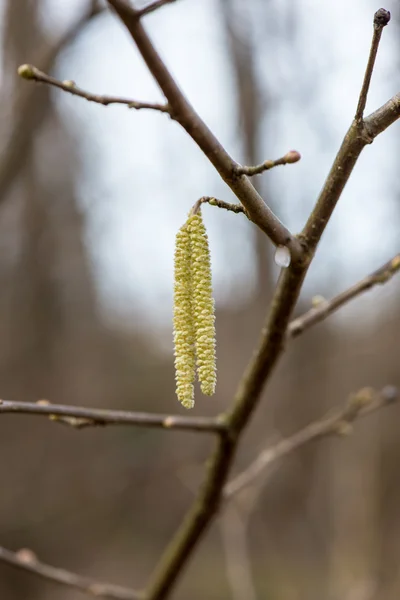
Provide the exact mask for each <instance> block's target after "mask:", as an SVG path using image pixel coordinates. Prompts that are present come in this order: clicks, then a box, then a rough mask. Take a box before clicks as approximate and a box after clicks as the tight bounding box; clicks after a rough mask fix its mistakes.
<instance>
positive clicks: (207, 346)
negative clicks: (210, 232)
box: [187, 211, 217, 396]
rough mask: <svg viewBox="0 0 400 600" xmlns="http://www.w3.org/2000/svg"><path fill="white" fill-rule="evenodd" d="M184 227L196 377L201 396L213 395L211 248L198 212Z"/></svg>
mask: <svg viewBox="0 0 400 600" xmlns="http://www.w3.org/2000/svg"><path fill="white" fill-rule="evenodd" d="M187 224H188V231H189V236H190V247H191V277H192V286H193V291H192V294H193V296H192V308H193V314H194V337H195V348H196V359H197V376H198V380H199V382H200V388H201V391H202V392H203V394H206V395H207V396H212V395H213V394H214V392H215V385H216V381H217V374H216V357H215V314H214V313H215V311H214V299H213V296H212V282H211V260H210V249H209V246H208V237H207V233H206V229H205V227H204V223H203V218H202V215H201V212H200V211H199V212H198V213H197V214H195V215H192V216H190V217H189V219H188V222H187Z"/></svg>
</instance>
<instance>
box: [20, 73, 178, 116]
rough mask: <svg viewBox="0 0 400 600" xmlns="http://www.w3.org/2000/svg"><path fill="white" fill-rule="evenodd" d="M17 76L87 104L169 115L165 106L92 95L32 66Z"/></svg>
mask: <svg viewBox="0 0 400 600" xmlns="http://www.w3.org/2000/svg"><path fill="white" fill-rule="evenodd" d="M18 75H19V76H20V77H22V78H23V79H28V80H31V81H36V82H38V83H46V84H47V85H51V86H53V87H56V88H58V89H60V90H63V91H64V92H68V93H69V94H72V95H73V96H79V97H80V98H84V99H85V100H88V101H89V102H96V103H97V104H102V105H103V106H108V105H109V104H125V105H126V106H128V108H135V109H136V110H140V109H142V108H147V109H151V110H158V111H160V112H164V113H168V114H171V111H170V108H169V106H168V105H167V104H154V103H151V102H138V101H136V100H130V99H129V98H122V97H120V96H106V95H99V94H92V93H91V92H86V91H85V90H82V89H81V88H79V87H78V86H77V85H76V84H75V82H74V81H70V80H65V81H60V80H59V79H55V77H51V76H50V75H46V73H43V71H40V70H39V69H37V68H36V67H34V66H33V65H21V66H20V67H19V69H18Z"/></svg>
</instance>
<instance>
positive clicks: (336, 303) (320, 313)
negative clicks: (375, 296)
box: [288, 254, 400, 338]
mask: <svg viewBox="0 0 400 600" xmlns="http://www.w3.org/2000/svg"><path fill="white" fill-rule="evenodd" d="M398 271H400V254H396V256H394V257H393V258H392V259H391V260H389V261H388V262H387V263H385V264H384V265H382V267H380V268H379V269H377V270H376V271H374V272H373V273H371V274H370V275H368V276H367V277H364V279H361V281H359V282H358V283H356V284H355V285H353V286H352V287H350V288H349V289H347V290H345V291H344V292H342V293H341V294H338V295H337V296H335V297H334V298H332V300H323V301H322V302H321V303H319V304H318V306H316V307H314V308H311V309H310V310H308V311H307V312H306V313H304V314H303V315H301V316H300V317H297V318H296V319H293V321H292V322H291V323H290V325H289V327H288V337H290V338H294V337H297V336H298V335H300V334H301V333H303V331H305V330H306V329H308V328H309V327H311V326H312V325H315V324H316V323H319V322H320V321H323V320H324V319H326V317H328V316H329V315H331V314H332V313H334V312H336V311H337V310H338V309H339V308H340V307H341V306H343V305H344V304H347V302H349V301H350V300H353V299H354V298H356V297H357V296H359V295H360V294H362V293H363V292H366V291H367V290H370V289H371V288H373V287H375V286H376V285H382V284H384V283H386V282H387V281H389V279H391V278H392V277H393V275H395V274H396V273H397V272H398Z"/></svg>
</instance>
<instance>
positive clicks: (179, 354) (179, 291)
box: [174, 223, 195, 408]
mask: <svg viewBox="0 0 400 600" xmlns="http://www.w3.org/2000/svg"><path fill="white" fill-rule="evenodd" d="M192 291H193V290H192V278H191V248H190V237H189V231H188V226H187V223H185V225H183V227H181V229H180V230H179V231H178V233H177V235H176V246H175V283H174V345H175V380H176V395H177V396H178V400H179V402H181V403H182V405H183V406H184V407H185V408H193V406H194V388H193V384H194V379H195V347H194V338H195V335H194V315H193V307H192Z"/></svg>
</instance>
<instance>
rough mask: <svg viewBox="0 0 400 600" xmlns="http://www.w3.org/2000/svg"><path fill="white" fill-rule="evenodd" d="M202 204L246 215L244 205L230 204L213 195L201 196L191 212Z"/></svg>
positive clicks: (193, 212)
mask: <svg viewBox="0 0 400 600" xmlns="http://www.w3.org/2000/svg"><path fill="white" fill-rule="evenodd" d="M202 204H209V205H210V206H218V208H224V209H225V210H229V211H230V212H234V213H237V214H238V213H243V214H245V215H246V216H247V213H246V211H245V209H244V207H243V206H242V205H241V204H230V203H229V202H225V201H224V200H218V198H214V196H203V197H202V198H200V199H199V200H197V202H196V203H195V204H194V205H193V207H192V210H191V213H192V214H196V213H197V212H198V211H199V209H200V206H201V205H202Z"/></svg>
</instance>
